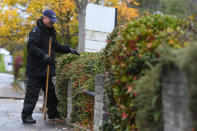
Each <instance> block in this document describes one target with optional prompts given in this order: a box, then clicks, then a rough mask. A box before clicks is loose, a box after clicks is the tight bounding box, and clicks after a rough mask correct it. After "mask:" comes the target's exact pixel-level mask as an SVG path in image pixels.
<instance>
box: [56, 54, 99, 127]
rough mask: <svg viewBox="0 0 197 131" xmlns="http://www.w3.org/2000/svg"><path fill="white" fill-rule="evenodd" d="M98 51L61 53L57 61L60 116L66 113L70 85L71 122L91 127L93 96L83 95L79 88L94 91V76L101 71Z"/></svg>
mask: <svg viewBox="0 0 197 131" xmlns="http://www.w3.org/2000/svg"><path fill="white" fill-rule="evenodd" d="M100 60H101V59H100V54H99V53H82V54H81V55H80V57H78V56H76V55H71V54H69V55H63V56H62V57H60V58H59V59H58V63H57V71H56V72H57V85H56V86H57V96H58V99H59V105H58V109H59V111H60V112H61V116H62V117H66V113H67V110H66V109H67V88H68V87H67V86H68V81H69V80H70V81H71V85H72V87H73V88H72V99H73V102H72V103H73V105H72V109H73V113H72V114H71V118H72V120H71V122H72V123H76V124H79V125H81V126H84V127H86V128H93V117H94V112H93V111H94V106H93V105H94V98H93V97H91V96H87V95H84V94H83V93H82V92H81V89H86V90H89V91H94V77H95V75H97V74H101V73H103V68H102V65H101V62H100Z"/></svg>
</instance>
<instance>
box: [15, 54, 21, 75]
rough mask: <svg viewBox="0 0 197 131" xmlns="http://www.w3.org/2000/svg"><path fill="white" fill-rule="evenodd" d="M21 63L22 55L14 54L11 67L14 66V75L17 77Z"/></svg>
mask: <svg viewBox="0 0 197 131" xmlns="http://www.w3.org/2000/svg"><path fill="white" fill-rule="evenodd" d="M22 65H23V58H22V55H16V56H15V57H14V63H13V67H14V77H15V78H17V77H18V72H19V69H20V68H21V67H22Z"/></svg>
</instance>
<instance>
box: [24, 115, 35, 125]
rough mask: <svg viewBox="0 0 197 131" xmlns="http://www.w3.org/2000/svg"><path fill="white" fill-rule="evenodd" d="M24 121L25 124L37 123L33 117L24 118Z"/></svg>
mask: <svg viewBox="0 0 197 131" xmlns="http://www.w3.org/2000/svg"><path fill="white" fill-rule="evenodd" d="M22 120H23V123H28V124H34V123H36V120H34V119H33V118H32V116H26V117H23V118H22Z"/></svg>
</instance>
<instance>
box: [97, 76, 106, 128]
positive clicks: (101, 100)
mask: <svg viewBox="0 0 197 131" xmlns="http://www.w3.org/2000/svg"><path fill="white" fill-rule="evenodd" d="M104 83H105V77H104V75H97V76H96V77H95V97H94V131H102V130H103V129H102V126H103V123H104V122H105V121H106V120H107V114H106V111H107V95H106V93H105V91H104V88H103V86H104Z"/></svg>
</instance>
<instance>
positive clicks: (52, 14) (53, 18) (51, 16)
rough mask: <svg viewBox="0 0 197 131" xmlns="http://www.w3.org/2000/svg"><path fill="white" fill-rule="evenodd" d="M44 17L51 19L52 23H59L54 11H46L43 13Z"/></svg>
mask: <svg viewBox="0 0 197 131" xmlns="http://www.w3.org/2000/svg"><path fill="white" fill-rule="evenodd" d="M43 15H44V16H47V17H48V18H49V19H50V21H51V22H52V23H55V22H57V19H56V14H55V12H54V11H53V10H45V11H44V12H43Z"/></svg>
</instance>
